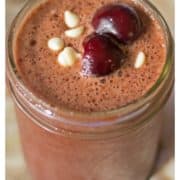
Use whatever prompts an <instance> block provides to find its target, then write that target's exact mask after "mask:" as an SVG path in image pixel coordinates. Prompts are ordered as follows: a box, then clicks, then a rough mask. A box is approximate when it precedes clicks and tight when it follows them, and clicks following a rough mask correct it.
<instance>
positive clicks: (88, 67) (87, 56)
mask: <svg viewBox="0 0 180 180" xmlns="http://www.w3.org/2000/svg"><path fill="white" fill-rule="evenodd" d="M83 46H84V55H83V59H82V73H83V75H86V76H104V75H108V74H109V73H111V72H113V71H115V70H117V69H118V68H119V67H120V65H121V63H122V57H123V55H122V51H121V49H120V48H119V47H118V46H117V45H116V44H114V42H113V41H112V40H111V39H110V38H109V37H107V36H104V35H99V34H93V35H91V36H89V37H88V38H87V39H86V40H85V41H84V43H83Z"/></svg>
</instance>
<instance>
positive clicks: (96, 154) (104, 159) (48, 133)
mask: <svg viewBox="0 0 180 180" xmlns="http://www.w3.org/2000/svg"><path fill="white" fill-rule="evenodd" d="M41 2H43V1H42V0H41V1H36V0H31V1H28V2H27V4H26V5H25V6H24V8H23V9H22V10H21V11H20V13H19V14H18V15H17V17H16V18H15V20H14V21H13V23H12V26H11V29H10V33H9V39H8V60H7V79H8V80H7V82H8V86H9V89H10V92H11V94H12V97H13V99H14V102H15V107H16V113H17V117H18V125H19V131H20V136H21V142H22V147H23V151H24V156H25V159H26V161H27V166H28V168H29V171H30V173H31V175H32V177H33V179H36V180H50V179H51V180H60V179H62V180H72V179H73V180H119V179H121V180H134V179H138V180H145V179H146V178H147V177H148V176H149V174H150V172H151V170H152V167H153V163H154V160H155V158H156V154H157V150H158V144H159V140H160V135H161V126H162V121H163V118H162V117H163V116H162V114H161V113H162V109H163V108H165V106H164V105H165V103H166V101H167V99H168V98H169V95H170V93H171V90H172V87H173V80H174V70H173V41H172V38H171V34H170V32H169V28H168V26H167V24H166V22H165V20H164V19H163V17H162V16H161V15H160V13H159V12H158V10H157V9H156V8H155V7H154V6H153V5H152V4H151V3H149V2H148V1H143V0H139V3H142V4H143V5H144V6H146V8H148V9H149V10H150V11H151V12H152V13H153V14H154V16H155V17H156V18H157V19H158V21H159V23H160V24H161V26H162V28H163V30H164V33H165V37H166V44H167V57H166V58H167V59H166V64H165V66H164V69H163V72H162V74H161V76H160V78H159V79H158V81H157V82H156V83H155V84H154V86H153V87H152V88H151V90H150V91H149V92H148V93H147V94H146V95H145V96H144V97H142V98H141V99H139V100H137V101H136V102H134V103H132V104H129V105H127V106H125V107H122V108H119V109H116V110H111V111H107V112H96V113H94V112H93V113H80V112H75V111H74V112H72V111H69V110H68V109H56V108H53V107H51V106H49V105H48V104H46V103H45V102H43V101H42V100H41V99H39V98H38V97H36V96H35V95H34V94H33V93H32V92H31V91H30V90H29V89H28V88H27V87H26V86H25V85H24V84H23V82H22V80H21V77H20V76H19V74H18V71H17V69H16V62H15V59H14V55H13V43H14V39H15V36H16V32H17V30H18V27H19V25H20V24H21V23H22V21H23V18H24V16H25V15H26V13H27V12H29V11H30V10H31V9H32V8H34V7H35V6H36V5H37V4H39V3H41Z"/></svg>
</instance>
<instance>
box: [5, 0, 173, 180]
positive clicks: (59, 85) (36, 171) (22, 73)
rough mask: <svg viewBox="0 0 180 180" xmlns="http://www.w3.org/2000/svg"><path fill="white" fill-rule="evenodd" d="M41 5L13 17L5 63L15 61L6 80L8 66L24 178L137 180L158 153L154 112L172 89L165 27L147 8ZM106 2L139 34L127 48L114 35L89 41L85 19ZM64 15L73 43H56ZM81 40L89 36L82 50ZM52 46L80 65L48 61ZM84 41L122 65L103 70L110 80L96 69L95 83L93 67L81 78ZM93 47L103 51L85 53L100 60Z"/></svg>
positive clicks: (126, 0)
mask: <svg viewBox="0 0 180 180" xmlns="http://www.w3.org/2000/svg"><path fill="white" fill-rule="evenodd" d="M40 2H41V3H40V4H39V2H38V3H37V2H36V1H31V2H29V3H28V5H27V6H26V7H25V8H24V10H23V11H22V12H21V14H19V18H18V19H16V22H15V25H14V28H12V31H11V35H10V44H9V51H10V53H9V54H10V55H9V58H10V61H12V59H13V60H14V62H13V64H14V75H12V70H10V69H12V67H9V66H10V65H9V66H8V68H9V69H8V78H9V85H10V89H11V91H12V94H13V97H14V99H15V102H16V111H17V116H18V124H19V129H20V135H21V142H22V147H23V150H24V155H25V159H26V161H27V166H28V168H29V171H30V173H31V175H32V178H33V179H35V180H49V179H51V180H59V179H62V180H72V179H73V180H112V179H113V180H119V179H120V180H134V179H137V180H145V179H146V178H147V177H148V175H149V174H150V172H151V170H152V166H153V163H154V160H155V157H156V153H157V149H158V143H159V139H160V133H161V125H162V121H163V119H162V118H161V111H160V108H162V107H163V105H164V104H165V102H166V100H167V98H168V97H169V93H170V90H171V87H172V81H173V77H172V76H173V73H172V59H171V58H172V57H171V56H172V52H171V47H170V43H171V42H170V41H171V37H170V34H169V31H168V27H167V26H166V24H164V21H163V19H161V17H160V16H159V15H158V14H157V12H156V10H155V9H153V7H152V6H151V5H150V4H149V3H147V2H141V1H132V0H122V1H116V2H114V1H112V0H99V1H95V0H94V1H92V0H86V1H81V0H74V1H73V2H72V1H70V0H61V1H60V0H47V1H40ZM112 3H113V4H114V5H115V8H116V6H117V5H119V3H123V4H125V6H127V7H130V8H133V9H134V10H135V11H136V12H137V14H138V17H140V21H139V22H140V24H139V27H141V28H140V31H139V33H138V36H137V37H135V38H133V39H132V36H133V35H134V34H131V35H130V36H128V38H130V39H129V40H128V42H125V41H126V40H127V39H126V40H125V39H123V42H122V39H119V38H122V37H123V36H122V37H116V38H115V37H114V36H113V37H112V36H110V35H109V33H108V34H106V35H102V34H101V33H99V32H98V31H97V33H96V34H94V31H95V29H94V28H95V27H94V28H93V26H92V19H93V17H94V16H95V14H96V12H98V10H99V9H100V8H102V7H106V5H107V7H109V6H110V4H112ZM123 7H124V6H123ZM67 10H70V11H73V12H74V13H76V14H77V15H78V16H79V17H80V25H83V26H84V27H85V31H84V33H83V34H82V35H81V36H79V37H78V38H70V37H67V36H66V35H65V31H66V30H67V29H68V28H67V25H66V24H65V22H64V12H65V11H67ZM125 12H127V11H125ZM128 12H129V8H128ZM132 12H133V11H132ZM132 12H131V11H130V13H131V15H132V14H133V13H132ZM126 17H127V16H126ZM132 22H133V21H132ZM127 23H128V22H127ZM125 25H126V24H125ZM128 27H131V26H128ZM108 30H109V29H108ZM136 30H137V29H136ZM113 32H114V31H113ZM12 34H13V35H12ZM90 34H94V35H93V36H90V37H89V40H86V41H84V40H85V39H86V37H87V36H88V35H90ZM125 34H126V32H125ZM116 35H117V34H116ZM124 36H125V35H124ZM53 37H60V38H62V39H63V40H64V42H65V46H70V47H72V48H74V49H75V50H76V51H77V52H78V53H80V54H81V58H78V60H77V61H76V62H75V63H74V64H73V65H72V66H70V67H63V66H62V65H61V64H60V63H58V61H57V58H58V55H59V53H60V52H59V51H58V52H54V51H52V50H51V49H50V48H49V47H48V45H47V44H48V41H49V40H50V39H51V38H53ZM101 38H102V39H101ZM111 38H112V39H111ZM109 39H110V40H109ZM115 39H116V40H115ZM93 40H94V42H95V41H96V42H97V40H98V41H103V42H108V43H107V45H106V46H107V47H109V48H107V52H106V51H104V52H103V54H107V56H108V55H109V54H110V55H111V52H114V54H112V57H113V58H112V61H110V63H113V62H116V61H115V60H116V59H117V57H118V58H119V59H121V63H117V62H116V65H117V64H118V67H117V68H114V66H112V67H113V70H112V69H111V70H112V72H110V73H109V72H108V73H107V74H105V75H104V74H103V75H100V74H98V75H97V72H98V70H100V71H101V70H102V69H103V68H104V69H105V70H106V71H104V72H107V69H108V68H109V67H106V66H105V65H103V64H101V67H100V69H98V68H99V66H98V68H97V69H96V70H97V71H96V74H95V73H94V71H95V68H94V67H95V66H96V64H93V63H96V61H97V59H95V60H96V61H95V60H94V59H93V60H94V61H91V63H90V65H89V64H88V66H92V67H91V68H89V69H88V70H87V69H86V68H88V67H86V66H85V67H83V68H85V69H86V70H87V71H82V64H83V63H82V62H83V61H85V60H86V59H85V57H86V56H85V53H86V52H85V51H86V50H87V48H86V47H87V44H88V43H90V42H91V41H93ZM119 41H121V42H120V43H118V42H119ZM131 41H132V42H131ZM83 42H84V43H83ZM112 43H113V44H112ZM117 43H118V45H117ZM83 44H84V46H83ZM85 44H86V45H85ZM101 46H103V48H104V47H106V46H105V44H99V46H96V47H93V48H94V49H93V48H92V46H91V48H90V50H91V54H90V55H92V56H93V58H95V57H104V56H103V54H101V52H100V51H98V53H99V54H100V55H99V54H98V55H97V56H96V54H95V55H94V54H92V53H94V52H96V48H100V47H101ZM92 49H93V50H92ZM117 51H119V52H117ZM139 52H143V54H145V62H144V64H143V65H142V66H141V67H140V68H136V67H135V61H136V58H137V55H138V53H139ZM87 53H89V52H87ZM115 53H117V56H116V55H115ZM83 54H84V55H83ZM119 54H120V55H121V54H122V57H121V56H118V55H119ZM88 55H89V54H88ZM88 58H89V56H88ZM105 58H106V57H105ZM10 63H11V65H12V62H10ZM108 63H109V61H108ZM105 67H106V68H105ZM93 68H94V69H93ZM101 68H102V69H101ZM108 70H109V69H108ZM89 71H90V74H91V75H89ZM84 72H86V73H85V74H83V73H84ZM87 72H88V73H87ZM101 72H102V71H101ZM104 72H103V73H104ZM93 73H94V74H93Z"/></svg>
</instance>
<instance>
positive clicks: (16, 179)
mask: <svg viewBox="0 0 180 180" xmlns="http://www.w3.org/2000/svg"><path fill="white" fill-rule="evenodd" d="M24 2H25V0H6V4H7V5H6V9H7V11H6V13H7V14H6V17H7V22H6V27H7V29H8V27H9V25H10V24H11V21H12V19H13V17H14V16H15V14H16V13H17V12H18V10H19V9H20V8H21V7H22V5H23V3H24ZM152 2H153V3H155V5H156V6H157V7H158V9H159V10H160V11H161V12H162V14H163V15H164V17H165V18H166V20H167V22H168V24H169V26H170V29H171V32H172V34H173V35H174V0H152ZM173 112H174V100H173V96H172V97H171V99H170V101H169V103H168V112H164V116H165V117H166V119H167V120H166V123H165V128H164V134H163V140H162V151H161V154H160V156H159V158H158V161H157V167H156V169H157V170H156V172H155V173H154V175H153V176H152V178H151V179H150V180H174V158H173V156H174V123H172V119H174V115H173V114H174V113H173ZM169 120H170V121H169ZM6 122H7V124H6V180H30V178H29V176H28V172H27V170H26V166H25V162H24V159H23V156H22V152H21V148H20V142H19V135H18V130H17V124H16V116H15V113H14V105H13V102H12V99H11V97H10V96H9V95H8V93H7V98H6Z"/></svg>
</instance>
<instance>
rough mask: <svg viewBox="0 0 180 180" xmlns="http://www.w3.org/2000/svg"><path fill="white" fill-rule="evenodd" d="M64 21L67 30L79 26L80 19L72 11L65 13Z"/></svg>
mask: <svg viewBox="0 0 180 180" xmlns="http://www.w3.org/2000/svg"><path fill="white" fill-rule="evenodd" d="M64 21H65V23H66V25H67V26H68V27H69V28H74V27H76V26H78V25H79V22H80V18H79V16H78V15H77V14H75V13H73V12H72V11H65V13H64Z"/></svg>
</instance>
